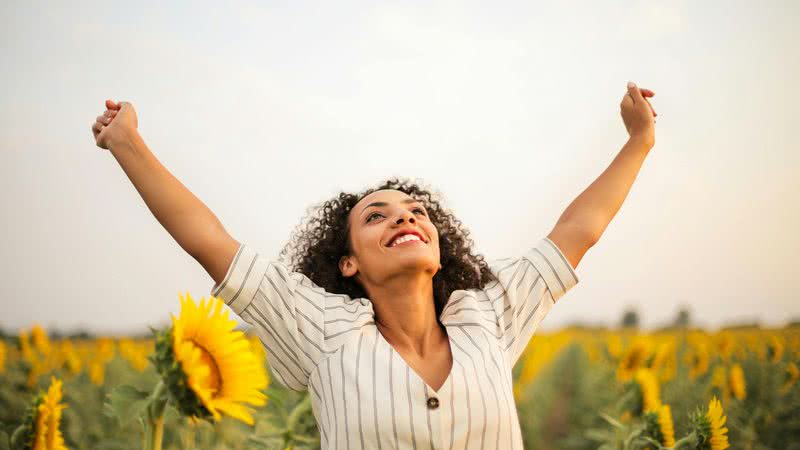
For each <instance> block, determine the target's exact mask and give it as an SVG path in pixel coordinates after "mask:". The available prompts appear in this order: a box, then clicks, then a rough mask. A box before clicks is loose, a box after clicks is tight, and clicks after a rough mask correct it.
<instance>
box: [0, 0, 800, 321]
mask: <svg viewBox="0 0 800 450" xmlns="http://www.w3.org/2000/svg"><path fill="white" fill-rule="evenodd" d="M166 3H167V2H135V3H134V2H114V1H103V2H54V1H51V2H35V1H34V2H21V1H10V2H2V4H0V17H2V18H1V19H0V21H2V27H0V36H1V37H2V39H0V65H2V71H0V77H2V82H3V85H4V86H5V89H4V93H3V95H2V99H3V101H2V103H1V104H0V145H1V146H2V160H1V161H0V187H1V189H0V202H2V208H3V211H4V219H5V220H4V221H3V222H4V229H5V230H6V231H5V232H3V233H0V246H1V247H2V258H0V270H2V272H3V274H4V275H5V277H4V279H5V286H6V288H5V292H4V295H3V299H2V305H1V306H2V314H1V315H0V328H2V329H5V330H6V331H12V332H14V331H18V330H19V329H22V328H28V327H30V326H31V325H33V324H34V323H38V324H41V325H42V326H45V327H47V328H49V329H55V330H60V331H64V332H71V331H75V330H81V329H86V330H90V331H92V332H96V333H110V334H116V333H133V332H141V331H142V330H145V331H146V327H147V326H149V325H152V326H156V325H159V324H163V323H166V321H167V320H168V319H169V314H170V313H173V314H177V312H178V310H179V306H180V302H179V293H181V292H189V293H190V294H191V295H192V297H194V298H195V299H199V298H202V297H208V296H209V295H210V290H211V288H212V286H213V285H214V282H213V280H212V279H211V277H210V276H209V275H208V274H207V273H206V272H205V270H204V269H203V268H202V266H200V265H199V264H198V263H197V262H196V261H195V260H194V259H193V258H192V257H191V256H190V255H188V254H186V253H185V252H184V251H183V249H182V248H181V247H180V246H179V245H178V244H177V243H176V242H175V241H174V240H173V239H172V237H171V236H170V235H169V234H168V233H167V232H166V230H165V229H164V228H163V227H162V226H161V225H160V223H159V222H158V221H157V220H156V219H155V217H154V216H153V215H152V214H151V213H150V211H149V209H148V208H147V206H146V205H145V203H144V201H143V200H142V198H141V197H140V196H139V194H138V192H137V191H136V189H135V188H134V186H133V185H132V184H131V183H130V181H129V180H128V178H127V176H126V175H125V173H124V172H123V170H122V169H121V167H120V166H119V164H118V163H117V161H116V160H115V159H114V158H113V156H112V155H111V153H110V152H108V151H107V150H103V149H100V148H99V147H97V146H96V145H95V141H94V138H93V136H92V131H91V125H92V123H93V122H94V121H95V118H96V117H97V116H98V115H100V114H102V113H103V111H104V110H105V106H104V101H105V99H107V98H111V99H113V100H115V101H120V100H124V101H128V102H130V103H132V104H133V106H134V108H135V109H136V112H137V115H138V123H139V133H140V134H141V135H142V137H143V139H144V141H145V143H146V144H147V145H148V147H149V148H150V149H151V151H152V152H153V154H155V155H156V157H157V158H158V159H159V161H161V163H162V164H163V165H164V166H165V167H167V168H168V169H169V170H170V172H171V173H172V174H173V175H175V177H177V178H178V179H179V180H180V181H181V182H182V183H183V184H184V185H185V186H186V187H187V188H188V189H189V190H191V191H192V192H193V193H194V194H195V195H196V196H197V197H198V198H200V199H201V200H202V201H203V202H204V203H205V204H206V205H207V206H208V207H209V208H210V209H211V210H212V211H213V212H214V213H215V215H216V216H217V217H218V218H219V219H220V221H221V222H222V223H223V224H224V226H225V228H226V230H227V231H228V232H229V233H230V234H231V235H232V236H233V237H234V238H235V239H237V240H238V241H240V242H244V243H246V244H248V245H250V246H252V247H254V248H256V249H258V250H259V251H260V252H263V253H265V254H270V255H273V257H275V258H277V256H278V253H279V251H280V249H281V248H282V247H283V245H284V244H285V243H286V242H287V240H288V239H289V237H290V234H291V232H292V230H293V229H294V228H295V227H296V226H297V225H298V224H299V223H300V221H301V219H302V217H303V216H304V214H305V212H306V209H307V208H308V207H310V206H312V205H314V204H317V203H320V202H322V201H324V200H327V199H328V198H330V197H333V196H334V195H336V194H337V193H338V192H340V191H348V192H350V191H361V190H362V189H364V188H366V187H371V186H374V185H376V184H378V183H379V182H380V181H382V180H384V179H385V178H388V177H390V176H402V177H408V178H412V179H417V180H419V181H420V182H423V183H425V184H426V185H428V186H430V187H432V188H433V189H435V190H436V191H438V192H439V193H441V195H442V196H443V201H444V204H445V205H446V206H447V207H448V208H450V209H451V210H452V211H453V212H454V213H455V214H456V216H457V217H459V218H460V219H461V221H462V222H463V224H464V225H465V226H466V227H467V228H468V229H469V231H470V237H471V238H472V239H473V240H474V249H475V251H476V252H478V253H481V254H483V255H484V256H485V257H486V258H487V259H494V258H502V257H508V256H520V255H521V254H522V253H523V252H524V251H525V250H526V249H527V248H529V247H531V246H533V245H534V244H536V242H538V240H540V239H541V238H542V237H544V236H546V235H547V234H548V233H549V232H550V231H551V230H552V228H553V226H554V225H555V223H556V222H557V220H558V218H559V217H560V215H561V213H562V212H563V211H564V209H566V207H567V206H568V205H569V204H570V203H571V202H572V200H574V199H575V197H577V196H578V195H579V194H580V193H581V192H583V190H584V189H586V188H587V187H588V186H589V185H590V184H591V183H592V182H593V181H594V180H595V179H596V178H597V177H598V176H599V175H600V174H601V173H602V172H603V171H604V170H605V169H606V168H607V167H608V165H609V164H610V163H611V162H612V161H613V159H614V157H615V156H616V155H617V154H618V153H619V151H620V149H621V148H622V146H623V145H624V144H625V142H626V140H627V138H628V135H627V132H626V130H625V127H624V125H623V122H622V119H621V116H620V111H619V102H620V100H621V99H622V96H623V95H624V94H625V89H626V88H625V86H626V83H627V81H628V80H632V81H634V82H636V83H637V84H638V85H639V86H640V87H644V88H648V89H651V90H653V91H654V92H655V93H656V95H655V97H653V98H651V99H650V100H651V104H652V106H653V108H654V109H655V110H656V112H657V113H658V118H657V123H656V144H655V146H654V147H653V149H652V150H651V151H650V153H649V154H648V156H647V159H646V160H645V162H644V164H643V166H642V168H641V170H640V172H639V174H638V175H637V178H636V181H635V183H634V184H633V187H632V188H631V191H630V192H629V194H628V197H627V198H626V200H625V202H624V204H623V205H622V207H621V208H620V210H619V211H618V213H617V214H616V216H615V217H614V219H613V220H612V222H611V223H610V224H609V226H608V227H607V228H606V230H605V232H604V233H603V235H602V236H601V238H600V240H599V242H598V243H597V244H596V245H595V246H593V247H592V248H591V249H589V251H588V252H587V253H586V255H585V256H584V257H583V259H582V260H581V261H580V263H579V264H578V267H577V268H576V273H577V274H578V277H579V283H578V285H576V286H575V287H574V288H573V289H572V290H570V291H569V292H568V293H567V294H566V295H565V296H564V297H562V298H561V299H559V301H558V303H557V304H556V305H555V306H554V307H553V309H552V310H551V311H550V313H549V315H548V316H547V318H545V320H544V321H543V323H542V325H541V328H540V329H541V330H554V329H557V328H559V327H562V326H565V325H568V324H570V323H574V322H584V323H590V324H598V325H614V324H617V323H618V322H619V320H620V317H621V316H622V314H623V312H624V311H625V310H626V309H627V308H629V307H634V308H636V309H637V311H638V312H639V316H640V318H641V324H642V325H643V326H644V327H645V328H648V327H656V326H659V325H662V324H664V323H666V322H670V321H671V320H673V318H674V317H675V316H676V314H677V312H678V311H679V309H680V308H682V307H686V308H688V309H689V310H690V311H691V315H692V318H693V320H694V321H695V322H696V323H697V324H699V325H702V326H706V327H709V328H715V327H720V326H724V325H730V324H735V323H741V322H744V321H759V322H760V323H762V324H764V325H767V326H782V325H783V324H784V323H786V321H788V320H791V319H797V318H800V302H798V294H797V291H795V290H794V289H796V288H792V287H791V283H792V282H795V281H796V280H798V278H799V276H800V270H798V268H797V264H796V263H795V259H794V257H795V255H797V254H798V251H800V238H798V230H800V206H798V205H800V202H798V200H797V196H798V194H799V193H800V152H798V150H800V145H798V144H800V135H798V133H797V130H798V126H800V119H798V117H800V115H798V114H797V105H798V104H799V103H800V102H798V100H800V88H798V86H797V84H796V83H795V80H797V79H800V48H798V43H799V42H800V28H798V27H796V26H794V25H796V18H797V17H798V16H800V3H798V2H794V1H770V2H759V3H755V2H749V1H733V2H731V1H725V2H723V1H707V2H689V1H633V2H612V1H605V2H593V1H566V2H547V3H540V2H528V1H519V2H505V3H502V4H498V3H497V2H489V1H483V2H453V1H441V2H433V1H424V2H423V1H409V2H402V3H401V2H392V3H389V2H374V1H372V2H349V1H342V2H307V1H296V2H266V1H248V2H235V1H232V2H225V4H224V5H223V4H221V3H219V2H192V3H191V5H189V4H183V5H181V6H178V5H177V2H175V3H176V4H171V5H168V4H166Z"/></svg>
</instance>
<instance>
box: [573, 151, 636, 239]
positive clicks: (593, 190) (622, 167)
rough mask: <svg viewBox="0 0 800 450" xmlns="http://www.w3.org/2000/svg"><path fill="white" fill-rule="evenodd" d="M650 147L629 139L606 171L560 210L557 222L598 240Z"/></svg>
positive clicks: (627, 190) (615, 211)
mask: <svg viewBox="0 0 800 450" xmlns="http://www.w3.org/2000/svg"><path fill="white" fill-rule="evenodd" d="M650 148H651V144H649V143H648V142H645V141H642V140H638V139H636V138H631V139H629V140H628V142H627V143H625V145H624V146H623V147H622V150H620V152H619V154H618V155H617V157H616V158H614V161H612V162H611V164H610V165H609V166H608V168H606V170H605V171H604V172H603V173H602V174H600V176H599V177H598V178H597V179H596V180H595V181H594V182H593V183H592V184H591V185H589V187H588V188H586V189H585V190H584V191H583V192H582V193H581V194H580V195H579V196H578V197H577V198H576V199H575V200H574V201H573V202H572V203H571V204H570V205H569V206H568V207H567V209H566V210H564V213H563V214H562V215H561V218H559V223H569V224H571V225H572V226H574V227H577V228H580V229H582V230H583V231H584V232H585V233H586V235H587V236H589V237H590V238H591V239H592V240H594V241H597V240H598V239H600V236H601V235H602V234H603V232H604V231H605V229H606V227H608V224H609V223H610V222H611V219H613V218H614V216H615V215H616V214H617V211H619V208H620V207H621V206H622V202H623V201H624V200H625V198H626V197H627V196H628V192H629V191H630V189H631V186H632V185H633V182H634V180H635V179H636V176H637V174H638V173H639V169H640V168H641V167H642V163H644V160H645V158H646V157H647V154H648V153H649V151H650Z"/></svg>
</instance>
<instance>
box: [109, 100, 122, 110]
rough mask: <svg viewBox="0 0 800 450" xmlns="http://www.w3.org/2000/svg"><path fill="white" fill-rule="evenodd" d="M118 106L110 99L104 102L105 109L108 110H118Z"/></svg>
mask: <svg viewBox="0 0 800 450" xmlns="http://www.w3.org/2000/svg"><path fill="white" fill-rule="evenodd" d="M119 107H120V105H119V104H117V103H114V102H113V101H112V100H111V99H108V100H106V108H108V109H119Z"/></svg>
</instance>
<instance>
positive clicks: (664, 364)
mask: <svg viewBox="0 0 800 450" xmlns="http://www.w3.org/2000/svg"><path fill="white" fill-rule="evenodd" d="M675 358H676V357H675V343H674V342H671V341H669V342H665V343H663V344H661V346H660V347H659V348H658V351H656V354H655V356H653V360H652V361H651V363H650V368H651V369H652V370H653V372H655V373H657V374H658V380H659V381H661V382H667V381H669V380H671V379H673V378H675V375H676V373H677V364H676V361H675Z"/></svg>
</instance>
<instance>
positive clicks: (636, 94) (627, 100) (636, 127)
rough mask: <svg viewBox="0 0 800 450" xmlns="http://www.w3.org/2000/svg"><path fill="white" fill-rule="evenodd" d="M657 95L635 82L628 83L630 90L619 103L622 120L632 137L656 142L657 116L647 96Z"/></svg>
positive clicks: (652, 142) (651, 142)
mask: <svg viewBox="0 0 800 450" xmlns="http://www.w3.org/2000/svg"><path fill="white" fill-rule="evenodd" d="M654 95H656V94H655V92H653V91H651V90H649V89H644V88H641V89H640V88H639V87H638V86H636V85H635V84H634V83H632V82H629V83H628V92H626V93H625V95H624V96H623V97H622V101H621V102H620V104H619V108H620V114H621V115H622V121H623V122H624V123H625V129H627V130H628V135H629V136H630V137H632V138H633V137H635V138H642V139H644V140H645V141H646V142H649V143H650V144H651V145H653V144H655V134H656V131H655V124H656V120H655V117H656V116H657V115H658V114H656V112H655V110H653V107H652V106H650V102H649V101H647V98H646V97H652V96H654Z"/></svg>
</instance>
